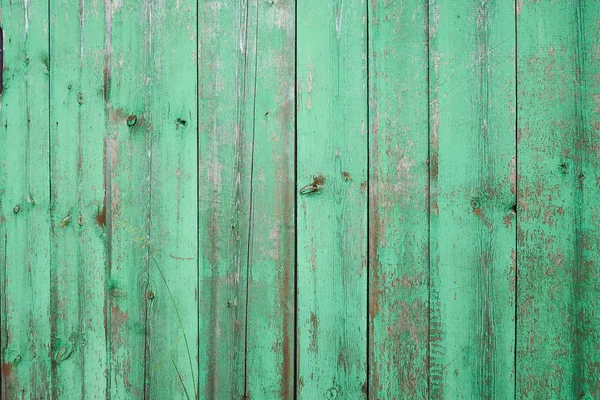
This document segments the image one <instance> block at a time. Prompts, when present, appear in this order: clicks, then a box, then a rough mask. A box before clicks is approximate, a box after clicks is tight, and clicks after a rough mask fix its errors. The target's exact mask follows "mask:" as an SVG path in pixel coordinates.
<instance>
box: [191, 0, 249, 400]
mask: <svg viewBox="0 0 600 400" xmlns="http://www.w3.org/2000/svg"><path fill="white" fill-rule="evenodd" d="M198 8H199V21H198V26H199V27H198V32H199V34H198V37H199V49H200V53H199V66H198V70H199V73H198V78H199V90H198V113H199V114H198V115H199V138H198V141H199V144H200V148H199V151H200V153H199V168H200V171H199V174H200V176H199V193H198V199H199V202H200V203H199V208H200V221H199V222H200V225H199V235H200V239H199V242H200V288H199V289H200V299H199V303H200V313H199V315H200V327H199V331H200V334H199V337H200V357H199V360H200V361H199V363H200V366H201V367H200V378H199V380H200V397H202V398H207V399H222V398H238V399H239V398H242V396H243V395H244V393H245V381H246V379H245V378H246V375H245V372H246V371H245V370H246V357H245V354H246V341H245V337H246V311H247V308H246V300H247V285H248V281H247V279H248V260H249V259H248V241H249V235H250V207H251V204H250V203H251V188H252V182H251V180H252V178H253V176H252V161H253V157H254V153H253V148H252V136H253V132H254V129H253V126H254V124H253V121H254V118H255V116H256V114H255V96H254V94H255V92H254V91H255V87H256V86H255V82H256V73H257V69H256V60H257V59H256V57H257V55H256V49H257V43H256V32H257V25H256V20H257V9H256V7H253V4H252V3H251V2H249V1H241V2H237V1H213V0H202V1H200V2H199V4H198ZM257 112H258V111H257ZM257 122H258V121H257Z"/></svg>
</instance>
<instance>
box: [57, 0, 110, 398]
mask: <svg viewBox="0 0 600 400" xmlns="http://www.w3.org/2000/svg"><path fill="white" fill-rule="evenodd" d="M103 8H104V2H102V1H99V0H95V1H91V2H88V3H86V4H85V6H84V7H80V5H79V4H78V3H74V2H71V1H65V0H52V1H51V2H50V9H51V25H50V48H51V57H50V59H51V66H50V69H51V71H52V73H51V75H50V86H51V95H50V112H51V115H50V144H51V147H50V151H51V181H52V192H51V193H52V211H51V217H52V260H51V262H52V264H51V265H52V271H51V277H52V282H51V288H52V308H51V313H52V324H51V327H52V340H53V346H52V348H53V357H54V361H53V364H52V366H53V368H52V373H53V391H52V392H53V395H54V396H57V397H64V398H98V399H102V398H104V399H105V398H106V397H107V385H106V383H107V380H106V374H105V371H106V369H107V367H108V365H107V351H106V350H107V347H106V334H105V330H104V306H105V300H104V293H105V289H106V281H105V271H106V242H105V238H106V232H105V229H106V221H105V208H104V199H105V195H104V173H103V164H104V146H103V143H104V136H105V124H106V116H105V107H104V98H103V68H102V62H101V60H102V53H103V50H104V13H103V12H102V11H103ZM99 60H100V62H99Z"/></svg>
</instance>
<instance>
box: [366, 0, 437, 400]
mask: <svg viewBox="0 0 600 400" xmlns="http://www.w3.org/2000/svg"><path fill="white" fill-rule="evenodd" d="M427 18H428V16H427V2H426V1H423V0H413V1H408V2H385V1H373V2H371V3H370V7H369V96H370V101H369V104H370V108H369V115H370V118H369V119H370V138H369V144H370V148H369V151H370V160H371V162H370V172H369V174H370V175H369V176H370V194H369V199H370V200H369V212H370V217H369V221H370V226H369V241H370V243H369V246H370V253H369V255H370V260H369V264H370V288H369V290H370V295H369V303H370V310H369V316H370V327H369V333H370V343H369V372H370V374H369V387H370V390H369V394H370V397H372V398H386V399H393V398H410V399H418V398H420V399H422V398H426V397H427V395H428V387H427V380H428V365H427V362H428V360H427V358H428V352H427V350H428V340H427V339H428V338H427V332H428V328H429V311H428V298H429V291H428V284H429V226H428V210H429V191H428V176H427V174H428V164H427V157H428V148H429V141H428V135H427V132H428V110H429V105H428V96H427V94H428V89H429V88H428V83H427V74H428V70H427V60H428V53H427V52H428V48H427Z"/></svg>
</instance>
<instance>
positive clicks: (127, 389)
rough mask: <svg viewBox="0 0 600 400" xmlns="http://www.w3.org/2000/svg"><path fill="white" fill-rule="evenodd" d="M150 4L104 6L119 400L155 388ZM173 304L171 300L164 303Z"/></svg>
mask: <svg viewBox="0 0 600 400" xmlns="http://www.w3.org/2000/svg"><path fill="white" fill-rule="evenodd" d="M150 6H151V5H150V3H149V2H145V3H144V4H143V6H142V7H140V4H139V2H137V1H134V0H126V1H123V2H119V3H118V4H117V3H114V4H113V2H112V1H105V3H104V18H105V38H104V52H103V59H102V60H99V62H102V63H103V82H102V92H103V96H104V100H105V108H106V118H107V122H106V126H107V130H106V136H105V140H104V151H105V156H104V171H105V172H104V173H105V188H106V189H105V191H106V200H105V204H106V229H107V232H108V234H107V247H108V256H107V287H106V296H105V298H106V300H105V301H106V307H105V318H106V319H107V322H106V330H107V333H106V334H107V336H108V337H109V346H108V352H109V370H108V386H109V394H110V396H111V397H112V398H122V399H133V398H140V397H144V396H145V395H146V394H147V390H148V385H147V384H146V383H147V373H148V370H149V369H148V364H147V361H148V351H149V343H148V342H147V339H148V335H147V324H148V303H149V302H150V299H149V298H148V296H147V293H146V289H147V288H148V284H149V269H150V263H151V262H152V258H151V257H152V256H153V253H152V252H151V249H150V243H151V237H150V223H151V213H150V207H151V187H152V181H151V175H150V174H151V167H150V165H151V158H152V136H153V134H154V131H153V129H152V125H151V124H150V123H149V119H150V110H149V106H150V104H151V86H150V85H148V83H149V82H148V78H149V71H150V65H151V62H152V41H151V40H150V37H151V30H150V17H151V14H149V13H148V9H149V7H150ZM166 301H168V300H165V302H166Z"/></svg>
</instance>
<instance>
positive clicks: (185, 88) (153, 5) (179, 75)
mask: <svg viewBox="0 0 600 400" xmlns="http://www.w3.org/2000/svg"><path fill="white" fill-rule="evenodd" d="M146 12H147V13H148V16H149V17H148V30H149V32H148V33H149V36H148V38H147V39H146V40H148V46H150V49H149V52H150V53H149V57H148V58H147V59H146V61H147V74H148V75H147V76H148V77H150V79H151V80H150V82H149V83H148V86H149V89H150V91H151V92H150V96H149V99H148V104H147V105H146V108H145V110H144V114H143V115H144V116H143V118H144V121H145V123H147V124H148V126H149V127H151V128H150V130H149V132H150V139H151V144H150V146H151V148H150V149H149V151H151V155H150V160H151V165H150V168H151V170H150V180H151V181H150V185H151V186H150V190H151V196H152V197H151V207H150V218H151V220H150V239H149V240H150V257H151V262H150V266H149V269H150V271H149V279H150V280H149V282H148V286H147V287H146V289H145V290H146V298H147V299H148V300H149V301H148V304H149V306H148V310H147V319H148V321H147V329H148V331H147V332H148V333H147V334H148V338H147V349H146V352H147V355H146V385H147V396H148V397H149V398H156V399H167V398H169V399H175V398H188V399H197V398H198V395H197V393H198V381H197V379H196V378H197V377H198V358H197V357H198V297H197V296H198V235H197V233H198V208H197V204H198V203H197V202H198V196H197V193H198V188H197V183H198V164H197V161H198V160H197V147H198V146H197V117H198V114H197V113H198V109H197V42H196V39H197V35H196V29H197V24H196V21H197V10H196V1H195V0H180V1H178V2H177V3H175V4H168V3H167V2H164V1H158V2H154V1H153V2H150V3H149V6H148V10H147V11H146Z"/></svg>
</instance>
